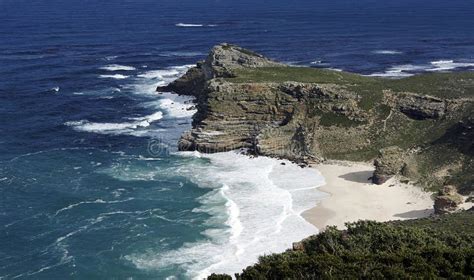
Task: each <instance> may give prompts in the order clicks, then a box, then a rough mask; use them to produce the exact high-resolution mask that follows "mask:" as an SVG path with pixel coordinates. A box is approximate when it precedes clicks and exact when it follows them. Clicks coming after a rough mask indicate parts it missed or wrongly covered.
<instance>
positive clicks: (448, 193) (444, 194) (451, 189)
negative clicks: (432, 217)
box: [434, 185, 464, 214]
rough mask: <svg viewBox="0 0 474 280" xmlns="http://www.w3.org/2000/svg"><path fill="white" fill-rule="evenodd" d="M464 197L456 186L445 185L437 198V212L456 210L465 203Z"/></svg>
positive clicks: (435, 204)
mask: <svg viewBox="0 0 474 280" xmlns="http://www.w3.org/2000/svg"><path fill="white" fill-rule="evenodd" d="M463 201H464V200H463V197H462V196H461V195H460V194H458V192H457V189H456V187H455V186H450V185H448V186H444V187H443V189H442V190H441V191H440V192H439V193H438V196H437V197H436V198H435V202H434V210H435V214H447V213H453V212H456V211H457V210H458V208H459V205H460V204H461V203H463Z"/></svg>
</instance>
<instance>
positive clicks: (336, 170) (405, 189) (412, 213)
mask: <svg viewBox="0 0 474 280" xmlns="http://www.w3.org/2000/svg"><path fill="white" fill-rule="evenodd" d="M311 168H315V169H316V170H318V171H319V172H320V173H321V175H322V176H323V177H324V179H325V181H326V184H324V185H323V186H320V187H318V190H319V191H322V192H325V193H328V194H329V195H330V196H329V197H328V198H326V199H323V200H320V201H318V202H317V205H316V206H315V207H313V208H311V209H309V210H307V211H305V212H303V214H302V216H303V218H304V219H306V220H307V221H308V222H309V223H311V224H313V225H314V226H316V227H317V228H318V230H319V231H320V232H321V231H324V230H325V228H326V227H327V226H337V228H339V229H344V228H345V226H344V223H346V222H355V221H358V220H375V221H378V222H385V221H390V220H407V219H415V218H424V217H428V216H430V215H432V214H433V213H434V210H433V199H432V198H431V196H432V193H429V192H425V191H423V190H422V189H421V188H419V187H416V186H413V185H410V184H404V183H401V182H400V181H399V180H398V179H397V178H392V179H390V180H388V181H387V182H386V183H384V184H382V185H375V184H372V183H371V182H370V181H369V177H371V176H372V173H373V171H374V167H373V166H372V165H370V164H367V163H357V162H347V161H341V162H332V161H331V162H329V163H325V164H318V165H314V166H312V167H311Z"/></svg>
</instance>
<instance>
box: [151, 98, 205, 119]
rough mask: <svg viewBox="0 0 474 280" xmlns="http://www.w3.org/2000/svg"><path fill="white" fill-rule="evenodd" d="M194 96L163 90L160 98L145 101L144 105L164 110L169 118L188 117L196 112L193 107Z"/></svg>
mask: <svg viewBox="0 0 474 280" xmlns="http://www.w3.org/2000/svg"><path fill="white" fill-rule="evenodd" d="M193 101H194V98H193V97H190V96H182V95H181V96H180V95H177V94H173V93H170V92H164V93H162V94H161V95H160V99H158V100H156V101H152V102H147V103H146V104H145V106H147V107H154V108H157V109H160V110H164V111H165V112H166V114H167V117H171V118H190V117H192V116H193V115H194V114H195V113H196V111H197V110H196V109H195V107H194V105H193V104H194V103H193Z"/></svg>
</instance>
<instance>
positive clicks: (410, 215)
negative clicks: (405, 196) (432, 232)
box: [395, 208, 433, 219]
mask: <svg viewBox="0 0 474 280" xmlns="http://www.w3.org/2000/svg"><path fill="white" fill-rule="evenodd" d="M430 214H433V209H432V208H429V209H423V210H413V211H408V212H405V213H400V214H396V215H395V217H398V218H405V219H415V218H420V217H425V216H428V215H430Z"/></svg>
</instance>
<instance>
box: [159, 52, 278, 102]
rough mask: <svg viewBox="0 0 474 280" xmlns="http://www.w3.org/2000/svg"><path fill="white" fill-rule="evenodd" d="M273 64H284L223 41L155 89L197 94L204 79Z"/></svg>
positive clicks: (201, 89)
mask: <svg viewBox="0 0 474 280" xmlns="http://www.w3.org/2000/svg"><path fill="white" fill-rule="evenodd" d="M273 66H284V65H283V64H281V63H278V62H275V61H272V60H270V59H268V58H266V57H264V56H263V55H260V54H258V53H255V52H252V51H250V50H247V49H244V48H241V47H239V46H235V45H231V44H227V43H223V44H220V45H217V46H215V47H214V48H213V49H212V50H211V52H210V53H209V55H208V56H207V58H206V60H205V61H201V62H198V63H197V64H196V67H193V68H191V69H190V70H189V71H187V73H186V74H185V75H183V76H182V77H180V78H179V79H177V80H176V81H174V82H172V83H170V84H169V85H167V86H163V87H158V88H157V91H173V92H176V93H179V94H183V95H193V96H198V95H199V94H200V93H201V92H202V91H203V90H204V87H205V85H206V84H205V83H206V81H209V80H211V79H215V78H229V77H234V76H235V74H234V71H235V69H239V68H258V67H273Z"/></svg>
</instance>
